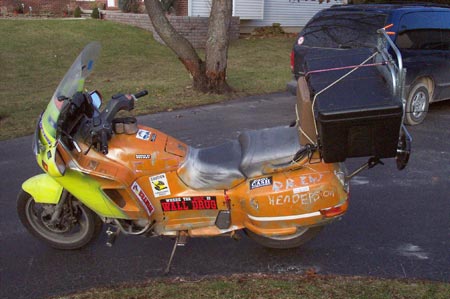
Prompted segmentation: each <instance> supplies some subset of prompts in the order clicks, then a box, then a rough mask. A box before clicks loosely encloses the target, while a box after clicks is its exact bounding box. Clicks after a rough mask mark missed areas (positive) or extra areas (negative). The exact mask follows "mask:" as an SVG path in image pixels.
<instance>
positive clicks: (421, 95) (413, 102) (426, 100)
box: [405, 82, 430, 125]
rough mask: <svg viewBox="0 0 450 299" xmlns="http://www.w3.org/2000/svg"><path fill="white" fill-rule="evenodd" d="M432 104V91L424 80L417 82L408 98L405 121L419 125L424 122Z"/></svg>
mask: <svg viewBox="0 0 450 299" xmlns="http://www.w3.org/2000/svg"><path fill="white" fill-rule="evenodd" d="M429 104H430V91H429V90H428V85H426V84H425V83H424V82H419V83H416V84H415V85H414V86H413V87H412V88H411V91H410V92H409V95H408V98H407V100H406V116H405V123H406V124H408V125H418V124H420V123H422V122H423V121H424V119H425V116H426V115H427V112H428V106H429Z"/></svg>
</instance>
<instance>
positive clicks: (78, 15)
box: [73, 6, 81, 18]
mask: <svg viewBox="0 0 450 299" xmlns="http://www.w3.org/2000/svg"><path fill="white" fill-rule="evenodd" d="M73 16H74V17H75V18H81V8H80V7H79V6H77V7H76V8H75V10H74V11H73Z"/></svg>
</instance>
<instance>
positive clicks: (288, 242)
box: [245, 226, 323, 249]
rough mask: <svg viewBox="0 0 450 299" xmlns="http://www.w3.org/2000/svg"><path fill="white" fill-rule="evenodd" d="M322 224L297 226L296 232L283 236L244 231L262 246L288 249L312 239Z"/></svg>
mask: <svg viewBox="0 0 450 299" xmlns="http://www.w3.org/2000/svg"><path fill="white" fill-rule="evenodd" d="M322 228H323V226H315V227H305V228H298V229H297V232H296V233H294V234H292V235H283V236H270V237H266V236H261V235H258V234H255V233H254V232H252V231H251V230H249V229H246V230H245V233H246V234H247V235H248V236H249V237H250V238H251V239H253V240H254V241H256V242H257V243H259V244H261V245H262V246H264V247H268V248H275V249H288V248H295V247H299V246H301V245H303V244H305V243H306V242H308V241H310V240H312V239H313V238H314V237H315V236H316V235H317V234H318V233H319V232H320V231H321V230H322Z"/></svg>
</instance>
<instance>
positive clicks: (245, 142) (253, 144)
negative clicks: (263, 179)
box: [239, 126, 302, 177]
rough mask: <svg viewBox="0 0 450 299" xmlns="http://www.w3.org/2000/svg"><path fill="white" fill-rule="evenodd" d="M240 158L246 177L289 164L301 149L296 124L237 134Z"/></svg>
mask: <svg viewBox="0 0 450 299" xmlns="http://www.w3.org/2000/svg"><path fill="white" fill-rule="evenodd" d="M239 143H240V144H241V151H242V160H241V164H240V170H241V172H242V173H244V174H245V176H246V177H256V176H261V175H264V174H268V173H271V172H273V170H274V169H275V168H280V167H283V166H285V165H286V166H287V165H289V164H290V163H291V162H292V160H293V158H294V156H295V154H296V153H297V152H298V151H299V150H300V149H301V147H302V146H301V145H300V141H299V137H298V128H297V126H292V127H291V126H280V127H274V128H267V129H261V130H254V131H246V132H243V133H241V134H240V135H239Z"/></svg>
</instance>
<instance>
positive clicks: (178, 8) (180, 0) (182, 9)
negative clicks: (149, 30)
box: [174, 0, 189, 16]
mask: <svg viewBox="0 0 450 299" xmlns="http://www.w3.org/2000/svg"><path fill="white" fill-rule="evenodd" d="M174 8H175V15H177V16H187V15H188V9H189V4H188V0H176V1H175V4H174Z"/></svg>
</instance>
